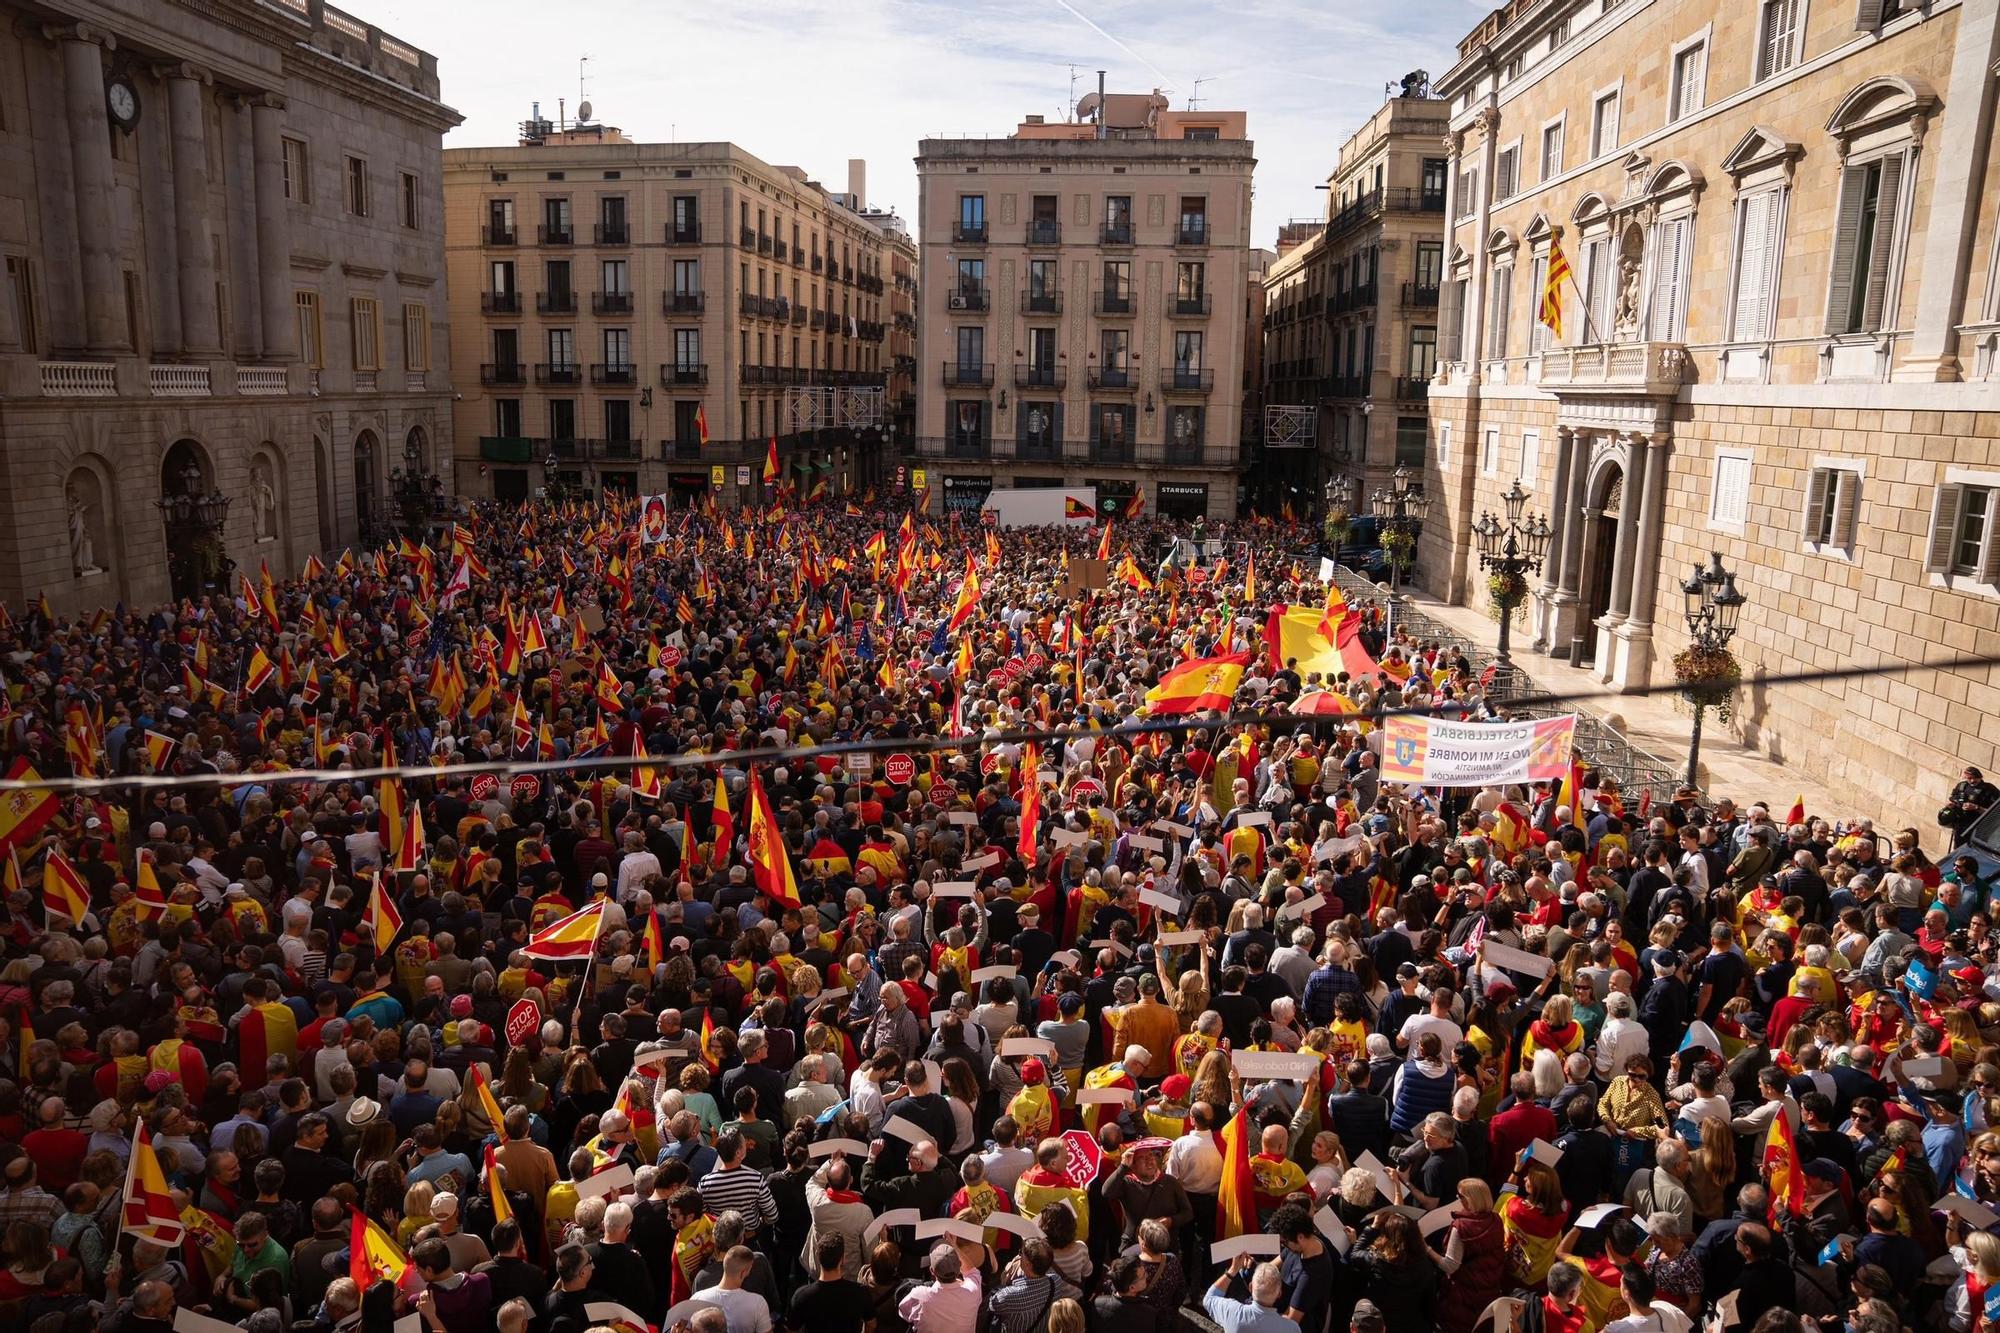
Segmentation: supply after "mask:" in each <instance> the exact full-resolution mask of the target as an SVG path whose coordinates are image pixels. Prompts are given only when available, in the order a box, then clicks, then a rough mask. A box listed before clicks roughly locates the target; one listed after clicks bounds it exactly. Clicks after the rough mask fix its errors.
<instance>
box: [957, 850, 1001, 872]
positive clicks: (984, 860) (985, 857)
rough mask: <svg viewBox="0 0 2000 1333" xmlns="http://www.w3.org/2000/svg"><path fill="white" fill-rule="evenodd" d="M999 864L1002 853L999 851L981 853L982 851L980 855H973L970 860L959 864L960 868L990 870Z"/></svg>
mask: <svg viewBox="0 0 2000 1333" xmlns="http://www.w3.org/2000/svg"><path fill="white" fill-rule="evenodd" d="M999 864H1000V853H998V852H981V853H980V854H979V855H978V856H975V857H973V858H972V859H971V860H970V861H966V862H964V863H962V864H961V865H960V866H959V869H960V870H990V869H992V868H993V867H994V866H997V865H999Z"/></svg>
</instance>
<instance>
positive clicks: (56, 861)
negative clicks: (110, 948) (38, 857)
mask: <svg viewBox="0 0 2000 1333" xmlns="http://www.w3.org/2000/svg"><path fill="white" fill-rule="evenodd" d="M42 907H43V908H44V909H46V910H47V912H48V914H49V915H50V916H63V917H68V918H69V922H70V924H71V925H73V926H75V925H82V924H83V916H84V913H86V912H88V911H89V910H90V886H89V885H88V884H86V883H84V881H83V876H81V875H79V874H77V873H76V867H75V866H73V865H71V864H70V862H69V858H68V857H67V856H64V855H63V854H62V851H61V849H59V848H55V847H51V848H49V854H48V857H47V859H45V860H44V861H43V862H42Z"/></svg>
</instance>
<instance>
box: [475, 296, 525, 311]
mask: <svg viewBox="0 0 2000 1333" xmlns="http://www.w3.org/2000/svg"><path fill="white" fill-rule="evenodd" d="M479 311H480V313H481V314H484V315H518V314H520V313H521V294H520V293H519V292H481V293H480V294H479Z"/></svg>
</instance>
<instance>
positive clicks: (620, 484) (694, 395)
mask: <svg viewBox="0 0 2000 1333" xmlns="http://www.w3.org/2000/svg"><path fill="white" fill-rule="evenodd" d="M444 161H445V186H444V190H445V230H446V236H447V241H448V245H449V262H450V269H451V299H452V305H453V321H454V322H453V337H452V346H451V357H452V369H453V376H454V379H455V381H456V382H457V384H458V385H459V389H460V392H461V393H462V394H463V395H464V397H463V400H462V401H461V403H460V404H459V412H458V415H457V424H458V430H457V435H456V439H455V443H454V448H453V458H454V461H455V464H456V466H457V470H458V482H459V485H460V487H461V488H462V489H464V490H466V491H468V492H472V493H475V494H482V495H495V496H498V497H500V498H503V499H519V498H523V497H525V496H527V495H529V494H531V493H533V492H534V491H537V490H540V489H541V488H543V487H545V486H547V485H549V484H550V483H551V482H555V483H558V484H560V485H562V486H565V487H570V488H576V489H579V490H582V491H588V492H590V493H599V492H604V491H620V492H625V493H644V494H659V493H662V492H664V493H666V494H669V495H671V496H673V497H674V500H675V503H677V504H679V505H683V506H686V505H693V504H696V503H699V502H700V501H701V500H702V499H703V498H704V497H706V496H708V495H710V494H713V495H714V496H715V498H716V500H717V501H718V503H723V504H735V503H742V502H744V501H747V500H749V499H752V498H753V497H761V496H763V495H764V494H765V487H764V484H763V481H762V475H763V463H764V457H765V452H766V445H767V443H768V442H769V441H770V440H772V439H773V438H775V439H776V440H777V442H778V448H779V456H780V467H781V468H782V470H783V477H782V479H781V480H782V483H787V484H791V485H793V486H794V487H796V488H797V490H798V492H799V493H800V494H809V493H810V492H811V490H812V489H813V488H814V487H815V486H816V485H817V484H818V483H819V482H820V481H822V480H824V481H825V482H827V488H828V491H829V492H830V493H835V494H840V493H845V492H848V491H851V490H852V491H858V490H860V489H862V488H864V487H866V486H870V485H873V484H875V483H876V482H877V481H879V480H880V479H881V475H882V467H883V463H882V460H883V457H884V455H885V452H886V450H885V444H886V441H885V435H886V425H887V421H888V418H887V416H886V414H885V412H884V409H883V394H884V387H885V379H886V371H885V354H884V347H885V343H886V339H887V314H886V311H887V306H888V299H887V296H886V294H885V293H886V291H887V284H888V276H887V275H888V272H889V266H888V244H887V241H886V239H885V236H884V232H883V230H882V228H881V227H879V226H877V225H876V224H875V223H872V222H870V221H868V220H867V219H865V218H863V217H862V216H861V215H860V214H859V213H857V212H856V211H855V210H854V208H852V207H850V206H849V203H850V201H852V200H854V196H852V195H843V194H840V193H837V192H835V191H832V190H829V189H827V188H825V187H823V186H821V185H819V184H818V183H817V182H815V181H812V180H810V179H808V177H807V175H806V173H805V172H804V171H803V170H801V169H800V168H798V167H788V166H773V165H771V164H770V163H768V162H765V161H763V160H761V159H759V158H757V157H756V156H754V155H752V154H751V153H749V152H747V151H745V150H744V149H742V148H740V147H738V146H736V145H735V144H729V143H674V144H648V143H635V142H633V141H631V140H629V139H627V138H626V137H625V136H624V135H623V134H621V133H619V131H618V130H616V129H615V128H612V127H611V126H608V125H588V124H587V125H575V126H568V127H563V126H556V125H553V124H551V123H549V122H546V121H540V120H538V119H531V120H530V121H528V122H526V123H525V124H524V125H523V135H522V138H521V141H520V142H519V143H517V144H513V145H507V146H500V147H492V148H454V149H452V150H450V151H449V152H447V153H446V154H445V155H444ZM703 424H705V425H706V427H707V434H708V442H707V443H706V444H703V443H702V440H701V427H702V425H703Z"/></svg>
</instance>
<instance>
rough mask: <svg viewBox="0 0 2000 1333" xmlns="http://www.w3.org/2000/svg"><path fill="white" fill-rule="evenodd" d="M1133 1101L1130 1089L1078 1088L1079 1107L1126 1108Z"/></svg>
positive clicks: (1077, 1099)
mask: <svg viewBox="0 0 2000 1333" xmlns="http://www.w3.org/2000/svg"><path fill="white" fill-rule="evenodd" d="M1131 1100H1132V1089H1130V1088H1078V1089H1077V1090H1076V1104H1077V1105H1078V1106H1114V1105H1115V1106H1124V1105H1125V1104H1126V1103H1128V1102H1130V1101H1131Z"/></svg>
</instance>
